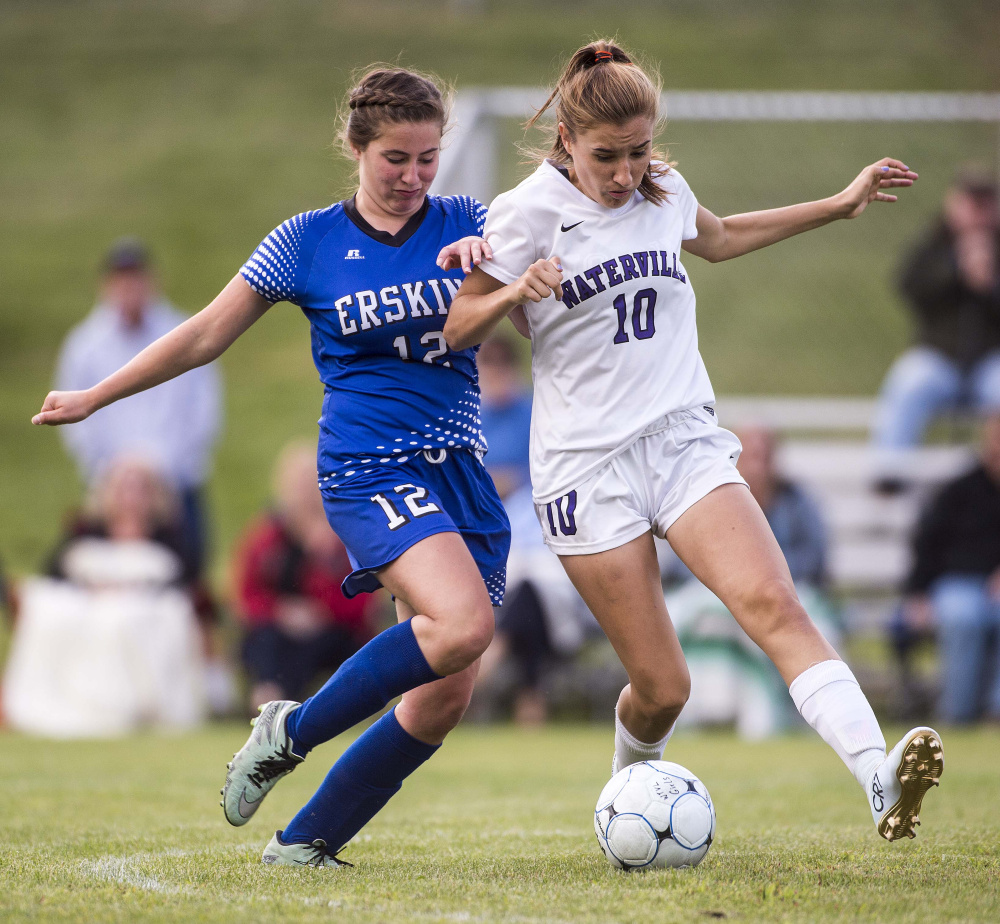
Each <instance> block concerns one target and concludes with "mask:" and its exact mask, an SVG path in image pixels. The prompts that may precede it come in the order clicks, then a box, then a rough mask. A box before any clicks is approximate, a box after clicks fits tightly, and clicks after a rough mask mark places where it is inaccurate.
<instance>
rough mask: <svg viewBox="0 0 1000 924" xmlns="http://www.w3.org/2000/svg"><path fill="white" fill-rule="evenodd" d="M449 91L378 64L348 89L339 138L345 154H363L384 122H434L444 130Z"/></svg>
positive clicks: (422, 78) (404, 72)
mask: <svg viewBox="0 0 1000 924" xmlns="http://www.w3.org/2000/svg"><path fill="white" fill-rule="evenodd" d="M450 96H451V94H450V92H449V91H447V90H446V93H445V94H442V92H441V90H440V89H439V88H438V85H437V82H436V81H435V80H433V79H432V78H430V77H426V76H424V75H423V74H418V73H416V72H414V71H408V70H405V69H404V68H399V67H390V66H388V65H377V66H375V67H373V68H371V69H369V70H368V71H367V72H365V73H364V74H363V75H362V76H361V77H360V78H359V79H358V80H357V83H356V84H355V86H354V87H353V88H352V89H351V91H350V93H349V94H348V97H347V105H346V107H345V110H344V112H343V114H342V116H341V119H340V122H341V127H340V132H339V134H338V137H339V139H340V142H341V145H342V146H343V148H344V151H345V153H347V154H349V153H350V151H351V149H355V150H358V151H364V150H365V148H367V147H368V145H369V144H370V143H371V142H372V141H374V140H375V139H376V138H378V136H379V135H381V134H382V131H383V130H384V127H385V125H386V124H387V123H394V124H397V123H400V122H437V123H438V125H440V126H441V130H442V131H444V127H445V124H446V123H447V121H448V116H449V110H450V108H451V106H450V104H451V99H450Z"/></svg>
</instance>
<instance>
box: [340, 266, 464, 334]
mask: <svg viewBox="0 0 1000 924" xmlns="http://www.w3.org/2000/svg"><path fill="white" fill-rule="evenodd" d="M460 285H461V280H460V279H447V278H445V279H428V280H426V281H418V282H404V283H402V284H401V285H398V286H385V287H384V288H382V289H380V290H379V291H378V292H377V293H376V292H375V290H374V289H362V290H361V291H360V292H354V293H352V294H350V295H344V296H342V297H341V298H338V299H337V300H336V301H335V302H334V303H333V307H334V309H335V310H336V312H337V315H338V317H339V318H340V332H341V333H342V334H343V335H344V336H345V337H350V336H352V335H353V334H356V333H358V332H359V331H364V330H371V329H372V328H373V327H381V326H382V325H383V324H395V323H397V322H398V321H402V320H404V319H405V318H406V317H407V316H409V317H411V318H427V317H433V316H434V315H446V314H447V313H448V306H449V305H450V304H451V302H452V299H454V297H455V293H456V292H458V287H459V286H460ZM404 299H405V301H404ZM380 315H381V316H380Z"/></svg>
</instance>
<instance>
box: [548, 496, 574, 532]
mask: <svg viewBox="0 0 1000 924" xmlns="http://www.w3.org/2000/svg"><path fill="white" fill-rule="evenodd" d="M545 514H546V516H547V517H548V520H549V530H550V532H551V533H552V535H553V536H558V535H559V533H562V534H563V535H564V536H575V535H576V491H570V492H569V494H564V495H563V496H562V497H557V498H556V499H555V500H554V501H549V503H547V504H546V505H545Z"/></svg>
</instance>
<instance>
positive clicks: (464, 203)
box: [450, 196, 487, 237]
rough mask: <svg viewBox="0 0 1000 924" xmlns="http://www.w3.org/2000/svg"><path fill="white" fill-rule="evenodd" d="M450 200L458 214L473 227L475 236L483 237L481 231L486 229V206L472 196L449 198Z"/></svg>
mask: <svg viewBox="0 0 1000 924" xmlns="http://www.w3.org/2000/svg"><path fill="white" fill-rule="evenodd" d="M450 198H451V200H452V201H453V202H454V203H455V205H456V206H457V208H458V210H459V212H461V213H462V214H463V215H465V216H467V217H468V219H469V220H470V221H471V222H472V223H473V224H474V225H475V228H476V234H477V235H479V237H482V236H483V229H484V228H485V227H486V212H487V209H486V206H485V205H483V203H482V202H480V201H479V200H478V199H473V198H472V196H451V197H450Z"/></svg>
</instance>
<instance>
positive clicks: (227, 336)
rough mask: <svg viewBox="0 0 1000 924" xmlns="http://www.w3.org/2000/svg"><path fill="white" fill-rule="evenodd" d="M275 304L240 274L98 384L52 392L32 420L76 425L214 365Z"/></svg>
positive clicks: (40, 422)
mask: <svg viewBox="0 0 1000 924" xmlns="http://www.w3.org/2000/svg"><path fill="white" fill-rule="evenodd" d="M270 307H271V303H270V302H269V301H268V300H267V299H266V298H264V297H263V296H261V295H258V294H257V293H256V292H254V291H253V289H251V288H250V286H248V285H247V283H246V281H245V280H244V279H243V277H242V276H235V277H234V278H233V279H232V280H231V281H230V283H229V285H227V286H226V287H225V288H224V289H223V290H222V291H221V292H220V293H219V294H218V295H217V296H216V297H215V298H214V299H213V300H212V303H211V304H210V305H208V306H207V307H206V308H203V309H202V310H201V311H199V312H198V313H197V314H196V315H194V316H193V317H190V318H188V319H187V320H186V321H185V322H184V323H183V324H180V325H178V326H177V327H175V328H174V329H173V330H172V331H170V332H169V333H167V334H164V335H163V336H162V337H160V339H159V340H157V341H155V342H154V343H151V344H150V345H149V346H148V347H146V349H144V350H143V351H142V352H141V353H140V354H139V355H138V356H136V357H135V358H134V359H132V360H130V361H129V362H128V363H126V364H125V365H124V366H122V368H121V369H119V370H118V371H117V372H113V373H112V374H111V375H109V376H108V377H107V378H106V379H104V380H103V381H102V382H98V383H97V384H96V385H94V386H93V388H88V389H85V390H84V391H51V392H49V394H48V395H47V396H46V398H45V403H44V404H43V405H42V409H41V411H39V413H37V414H36V415H35V416H34V417H32V418H31V422H32V423H33V424H49V425H53V426H54V425H58V424H67V423H76V422H77V421H78V420H83V419H84V418H86V417H89V416H90V415H91V414H93V413H94V411H96V410H98V409H100V408H102V407H104V406H105V405H108V404H112V403H113V402H115V401H118V400H119V399H120V398H127V397H128V396H129V395H134V394H135V393H136V392H140V391H145V390H146V389H147V388H152V387H153V386H154V385H159V384H160V383H161V382H166V381H167V380H168V379H173V378H176V377H177V376H178V375H181V374H182V373H185V372H187V371H188V370H189V369H194V368H195V367H196V366H203V365H205V364H206V363H210V362H212V360H214V359H217V358H218V357H219V356H221V355H222V354H223V353H224V352H225V351H226V349H227V348H228V347H229V346H230V344H232V343H233V341H234V340H236V338H237V337H239V335H240V334H242V333H243V332H244V331H245V330H246V329H247V328H248V327H250V325H251V324H253V323H254V322H255V321H256V320H258V319H259V318H261V317H262V316H263V315H264V312H265V311H267V309H268V308H270Z"/></svg>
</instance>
